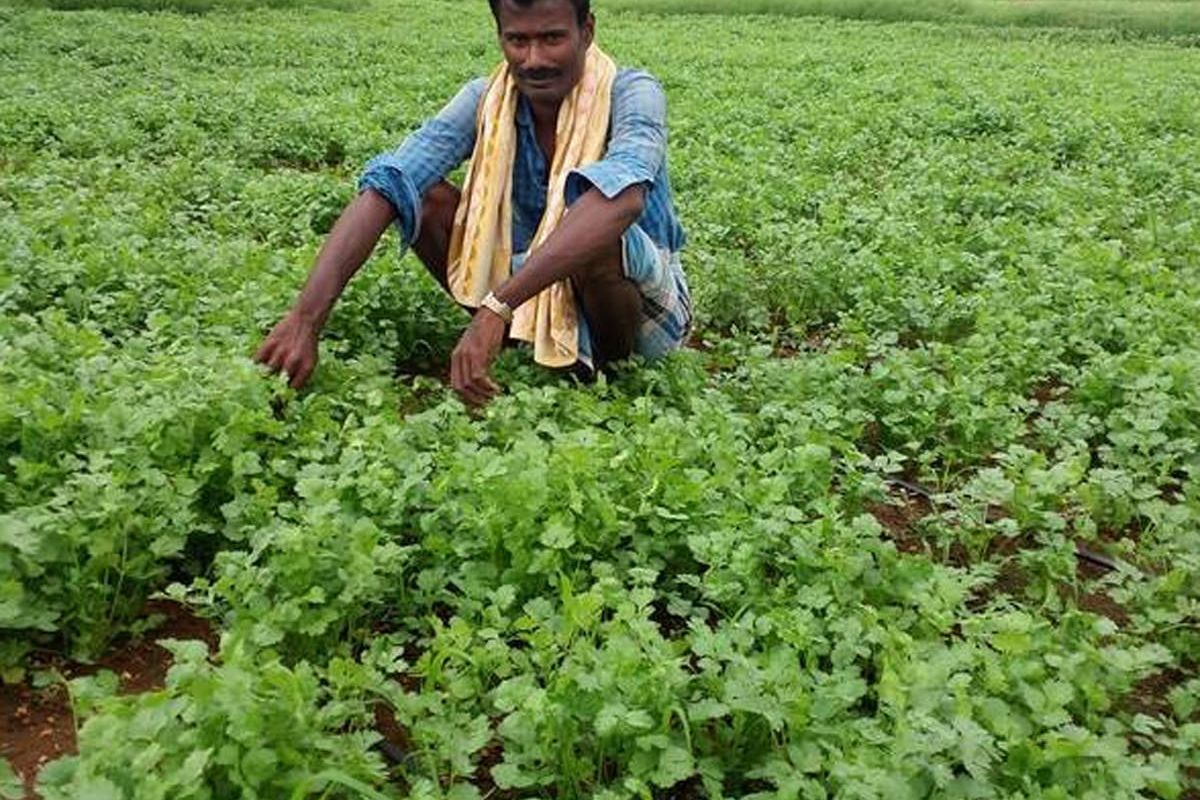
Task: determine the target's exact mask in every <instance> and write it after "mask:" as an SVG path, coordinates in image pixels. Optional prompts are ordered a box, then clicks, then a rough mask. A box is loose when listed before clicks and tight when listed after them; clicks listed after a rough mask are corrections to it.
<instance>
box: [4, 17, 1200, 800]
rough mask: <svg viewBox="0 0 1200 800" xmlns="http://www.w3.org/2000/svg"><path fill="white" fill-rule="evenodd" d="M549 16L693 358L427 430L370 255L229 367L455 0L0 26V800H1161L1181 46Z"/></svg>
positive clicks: (1187, 453)
mask: <svg viewBox="0 0 1200 800" xmlns="http://www.w3.org/2000/svg"><path fill="white" fill-rule="evenodd" d="M1130 5H1131V6H1137V5H1139V4H1138V3H1136V2H1135V3H1131V4H1130ZM596 10H597V14H598V18H599V22H598V36H599V41H600V42H601V44H602V46H604V47H605V48H606V49H607V50H608V51H609V52H610V53H611V54H612V55H613V56H614V57H615V58H616V59H617V60H618V61H619V62H620V63H622V64H632V65H639V66H642V67H645V68H646V69H648V70H650V71H651V72H653V73H654V74H655V75H656V76H657V77H658V78H659V79H660V80H661V81H662V83H663V85H664V87H665V88H666V91H667V95H668V98H669V101H670V120H671V150H670V158H671V162H670V163H671V172H672V184H673V186H674V189H675V193H676V200H677V202H678V204H679V207H680V210H681V214H682V217H683V221H684V224H685V226H686V228H687V230H688V233H689V236H690V242H689V246H688V249H687V250H686V251H685V255H684V264H685V267H686V269H687V271H688V275H689V280H690V282H691V286H692V290H693V294H694V298H695V302H696V308H697V315H698V316H697V327H696V331H695V333H694V336H693V340H692V346H691V347H690V348H688V349H687V350H685V351H683V352H680V353H678V354H675V355H673V356H671V357H670V358H668V359H667V360H666V361H665V362H663V363H660V364H654V365H634V366H632V367H631V368H628V369H626V370H625V371H624V372H623V373H622V374H621V375H620V376H619V377H618V378H616V379H615V380H613V381H611V382H601V383H600V384H598V385H596V386H590V387H578V386H575V385H573V384H572V383H570V382H568V381H567V380H566V379H564V378H561V377H558V376H553V375H548V374H545V373H543V372H542V371H541V370H539V369H537V368H535V367H534V366H533V365H532V363H531V360H530V359H529V358H528V357H527V356H526V355H524V354H522V353H519V352H509V353H506V354H504V356H503V357H502V359H501V363H500V366H499V368H498V370H497V372H498V378H499V381H500V383H502V384H503V385H504V386H505V387H506V389H507V391H506V392H505V394H504V396H503V397H501V398H500V399H499V400H497V401H495V402H494V403H493V404H492V405H490V406H489V407H488V408H487V410H486V411H485V412H484V413H483V414H480V415H472V414H470V413H468V412H467V411H465V410H464V409H463V407H462V405H461V404H460V403H459V402H458V400H457V399H456V398H455V397H454V396H453V393H452V392H451V391H450V390H449V389H448V388H447V387H446V386H445V385H444V380H443V379H444V372H445V365H446V363H447V360H448V357H449V352H450V349H451V348H452V347H453V345H454V343H455V341H456V339H457V336H458V334H459V332H460V331H461V329H462V327H463V325H464V324H465V317H463V316H462V314H461V312H460V311H459V310H458V309H457V307H455V306H454V305H453V304H452V303H451V302H449V301H448V300H447V299H445V298H443V297H442V296H441V294H440V290H438V289H437V288H436V287H435V285H434V284H433V282H432V281H431V280H429V279H428V278H427V277H426V275H425V274H424V271H423V269H422V268H421V266H420V265H419V264H418V263H417V262H416V260H415V259H414V258H413V257H412V256H406V257H404V258H403V259H398V258H397V248H396V243H395V240H394V238H392V236H391V234H389V236H388V237H387V238H385V240H384V241H383V242H381V244H380V247H379V248H378V250H377V252H376V253H375V254H374V256H373V257H372V259H371V261H370V262H369V263H368V264H367V265H366V266H364V268H363V270H362V271H361V273H360V274H359V275H358V277H357V278H356V279H355V280H354V282H353V283H352V284H351V287H350V289H349V290H348V292H347V294H346V295H345V296H344V298H343V300H342V302H341V303H340V304H339V305H338V307H337V308H336V310H335V311H334V314H333V316H332V318H331V320H330V324H329V327H328V328H327V329H326V335H325V337H324V338H323V340H322V351H321V359H322V360H321V365H320V366H319V368H318V371H317V373H316V375H315V377H314V379H313V381H312V382H311V383H310V385H309V387H308V388H306V389H305V390H304V391H303V392H300V393H296V392H293V391H291V390H290V389H288V388H286V386H285V385H284V384H283V382H282V381H281V380H279V379H276V378H272V377H268V376H265V375H264V374H263V373H262V371H261V370H260V369H259V368H258V367H257V366H255V365H254V364H252V363H251V361H250V358H249V355H250V354H251V353H252V352H253V351H254V348H255V347H256V345H257V344H258V342H259V341H260V339H261V337H262V335H263V333H264V332H265V331H266V330H267V329H268V328H269V327H270V325H271V324H273V323H274V322H275V321H276V320H277V318H278V317H279V315H280V314H281V313H282V312H283V311H284V310H285V309H286V308H287V306H288V304H289V303H290V302H291V300H292V298H293V297H294V294H295V291H296V289H297V287H298V286H299V284H300V283H301V281H302V280H303V277H304V276H305V275H306V274H307V271H308V269H309V267H310V266H311V263H312V260H313V258H314V255H315V253H316V250H317V248H318V247H319V245H320V242H321V241H322V237H323V235H324V234H325V233H326V232H328V230H329V228H330V226H331V225H332V223H333V221H334V220H335V219H336V217H337V214H338V213H339V212H340V210H341V208H342V207H343V205H344V204H345V203H346V202H347V201H348V200H349V199H350V197H351V196H352V194H353V191H354V184H355V178H356V176H357V174H358V172H359V170H360V169H361V168H362V166H363V164H365V163H366V161H367V160H368V159H369V158H370V157H371V156H373V155H375V154H376V153H378V152H380V151H382V150H385V149H388V148H390V147H394V146H395V145H396V144H397V143H398V142H399V141H400V139H401V138H402V137H403V135H404V134H405V133H406V132H407V131H409V130H411V129H413V128H414V127H415V126H416V125H418V124H419V123H420V122H421V120H422V119H424V118H425V117H426V116H428V115H430V114H432V113H433V112H435V111H436V110H437V109H438V108H439V107H440V105H441V104H442V103H443V102H444V101H445V100H446V99H448V98H449V97H450V96H451V95H452V94H453V93H454V91H455V90H456V89H457V88H458V87H459V86H460V85H461V84H462V82H464V81H465V80H467V79H468V78H471V77H474V76H476V75H479V74H484V73H486V72H487V71H488V70H489V69H490V67H491V66H492V65H493V64H494V63H495V62H496V61H497V60H498V54H497V50H496V47H495V39H494V34H493V28H492V24H491V20H490V17H489V15H488V12H487V9H486V6H485V5H484V4H483V3H481V2H480V3H477V2H469V3H468V2H464V1H463V0H377V2H375V3H372V4H369V5H366V6H363V7H362V8H360V9H358V10H353V11H346V10H340V9H336V8H307V9H289V8H272V9H259V10H256V11H246V12H241V11H228V10H227V11H221V12H214V13H209V14H204V15H177V14H138V13H131V12H129V11H116V10H92V11H72V12H65V11H53V10H46V9H36V8H20V7H17V6H8V7H5V6H0V81H2V84H0V85H3V86H4V89H3V91H0V676H2V677H3V685H0V712H4V713H0V797H21V796H22V795H23V794H24V793H25V792H27V791H28V792H31V793H32V792H33V791H35V790H36V792H37V795H38V796H40V797H42V798H45V800H65V799H66V798H89V799H90V798H101V799H103V800H108V798H139V799H140V798H237V797H246V798H251V797H261V798H309V797H313V798H316V797H324V798H357V797H364V798H380V797H383V798H393V797H397V798H398V797H416V798H439V797H445V798H454V800H465V799H466V798H475V797H493V798H524V797H531V798H532V797H557V798H576V797H594V798H604V799H605V800H608V799H609V798H640V797H662V798H666V797H677V798H699V797H710V798H755V799H756V800H759V799H762V798H864V799H865V798H926V797H939V798H1005V799H1008V798H1046V799H1047V800H1059V799H1060V798H1061V799H1062V800H1066V799H1067V798H1097V799H1099V798H1106V799H1107V798H1153V797H1158V798H1167V799H1168V800H1174V799H1175V798H1194V797H1197V796H1200V482H1198V481H1200V338H1198V336H1197V331H1198V330H1200V280H1198V279H1200V158H1197V153H1200V105H1197V103H1196V102H1195V87H1196V86H1198V85H1200V60H1198V59H1197V58H1196V52H1195V49H1194V48H1190V47H1187V46H1183V45H1181V43H1179V42H1172V41H1167V40H1159V39H1153V38H1149V39H1139V40H1137V41H1122V40H1121V37H1120V36H1115V35H1113V33H1112V32H1111V31H1105V30H1098V31H1088V30H1062V29H1055V30H1048V29H1034V28H1028V29H1026V28H1008V27H986V26H979V27H975V26H968V25H955V24H945V25H933V24H929V23H927V22H925V23H914V24H905V23H897V24H880V23H878V22H858V21H833V20H830V19H824V18H808V17H783V16H778V17H766V16H747V15H738V16H724V15H720V14H696V15H690V14H675V15H661V14H648V13H640V12H637V11H630V10H622V11H619V12H617V11H606V10H605V0H596ZM147 601H149V605H147ZM202 620H204V621H202ZM156 628H159V630H160V632H161V631H162V630H166V631H168V632H171V635H172V636H177V639H176V641H175V642H174V643H173V644H167V645H166V647H167V648H168V649H169V652H170V660H171V661H172V662H173V666H172V667H171V670H170V672H169V673H166V674H165V676H164V675H162V674H160V672H161V671H165V668H166V664H165V663H158V662H155V663H156V664H157V666H156V667H155V668H154V669H156V670H159V672H154V674H153V675H149V674H147V675H141V678H144V679H143V680H139V679H138V677H139V675H135V674H133V673H135V672H137V671H138V670H140V669H143V668H144V667H145V663H147V662H149V661H152V660H153V656H152V655H150V654H151V652H152V651H153V652H157V653H159V654H160V656H162V658H165V657H166V651H164V650H161V649H159V648H158V647H157V646H155V645H153V643H152V641H150V640H149V639H152V638H155V637H157V636H158V635H160V634H156V633H155V629H156ZM131 637H132V638H131ZM147 637H149V638H147ZM162 658H160V659H159V661H160V662H161V661H162ZM92 662H96V665H97V666H98V667H106V668H107V669H101V670H100V671H95V668H89V667H88V666H87V665H88V664H89V663H92ZM139 665H140V666H139ZM160 668H161V669H160ZM151 671H153V670H151ZM139 674H140V673H139ZM76 676H78V677H76ZM135 689H136V690H137V691H134V690H135ZM68 702H69V703H70V705H71V707H73V709H74V711H73V713H70V712H67V711H66V709H67V707H68V706H67V704H68ZM47 709H51V710H52V712H51V711H47ZM64 715H65V716H64ZM52 716H54V717H55V719H56V720H57V724H58V727H57V728H55V729H54V730H55V733H54V734H53V735H51V736H42V731H41V730H40V729H38V728H36V727H34V726H31V725H30V724H28V719H29V718H30V717H33V718H36V719H38V720H39V722H41V721H44V722H45V724H46V725H51V724H52V723H51V720H50V717H52ZM64 723H65V724H64ZM39 737H42V739H47V740H53V741H54V742H55V745H54V748H53V749H52V748H50V747H49V745H44V746H42V747H41V749H39V748H38V747H36V746H34V745H35V744H37V743H38V742H40V741H41V740H42V739H39ZM59 755H62V756H63V757H62V758H53V757H54V756H59ZM43 762H48V763H43ZM35 773H36V774H35ZM31 796H32V795H31Z"/></svg>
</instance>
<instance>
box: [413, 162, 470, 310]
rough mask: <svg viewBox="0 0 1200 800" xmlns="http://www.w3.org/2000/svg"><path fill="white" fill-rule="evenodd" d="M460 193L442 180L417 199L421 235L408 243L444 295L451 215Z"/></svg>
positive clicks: (455, 207)
mask: <svg viewBox="0 0 1200 800" xmlns="http://www.w3.org/2000/svg"><path fill="white" fill-rule="evenodd" d="M461 196H462V192H460V191H459V190H458V187H456V186H454V185H453V184H450V183H447V182H446V181H440V182H438V183H435V184H434V185H433V186H431V187H430V188H429V191H427V192H426V193H425V196H424V197H423V198H421V232H420V234H419V235H418V236H417V240H416V241H415V242H413V243H412V249H413V252H414V253H416V254H417V258H419V259H421V263H422V264H424V265H425V269H427V270H429V274H430V275H432V276H433V277H434V279H435V280H436V281H437V282H438V283H440V284H441V286H442V288H443V289H445V290H446V291H447V292H449V291H450V284H449V282H448V281H447V280H446V270H447V267H448V262H449V257H450V230H451V229H452V228H453V227H454V212H455V211H456V210H457V209H458V201H459V198H460V197H461Z"/></svg>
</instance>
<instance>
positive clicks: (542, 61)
mask: <svg viewBox="0 0 1200 800" xmlns="http://www.w3.org/2000/svg"><path fill="white" fill-rule="evenodd" d="M552 66H554V62H553V61H551V60H550V55H549V50H548V48H547V47H546V46H545V45H543V44H540V43H538V42H537V40H534V41H533V42H530V44H529V50H528V52H527V53H526V54H525V69H527V70H529V71H531V72H532V71H533V70H537V69H547V68H549V67H552Z"/></svg>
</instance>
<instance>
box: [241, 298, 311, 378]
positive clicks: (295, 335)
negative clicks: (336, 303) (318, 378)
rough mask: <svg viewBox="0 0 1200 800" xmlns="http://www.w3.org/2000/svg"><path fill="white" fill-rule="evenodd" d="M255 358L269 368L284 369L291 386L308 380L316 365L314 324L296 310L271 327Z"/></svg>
mask: <svg viewBox="0 0 1200 800" xmlns="http://www.w3.org/2000/svg"><path fill="white" fill-rule="evenodd" d="M254 360H255V361H258V362H260V363H262V364H266V365H267V367H268V368H269V369H270V370H271V371H272V372H279V371H280V370H283V372H285V373H287V376H288V381H289V383H290V384H291V386H292V388H293V389H299V388H300V387H301V386H303V385H304V384H305V382H307V381H308V378H309V376H310V375H312V373H313V370H314V369H316V367H317V328H316V326H315V325H314V324H313V323H312V322H310V321H308V320H306V319H304V318H303V317H301V316H300V315H299V314H297V313H296V312H295V311H292V312H290V313H289V314H288V315H287V316H286V317H284V318H283V319H282V320H280V321H279V324H278V325H276V326H275V327H274V328H272V329H271V332H270V333H269V334H267V338H266V340H264V341H263V343H262V347H260V348H258V352H257V353H255V354H254Z"/></svg>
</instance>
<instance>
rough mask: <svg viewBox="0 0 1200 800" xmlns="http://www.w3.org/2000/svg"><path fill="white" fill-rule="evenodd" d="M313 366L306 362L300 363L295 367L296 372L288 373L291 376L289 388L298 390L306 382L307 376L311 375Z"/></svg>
mask: <svg viewBox="0 0 1200 800" xmlns="http://www.w3.org/2000/svg"><path fill="white" fill-rule="evenodd" d="M312 371H313V365H312V364H311V363H310V362H309V361H308V360H303V361H300V362H299V363H298V364H297V365H296V371H295V372H291V373H288V374H290V375H291V376H292V380H291V387H292V388H293V389H299V388H301V387H302V386H304V384H305V383H307V382H308V376H309V375H312Z"/></svg>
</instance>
